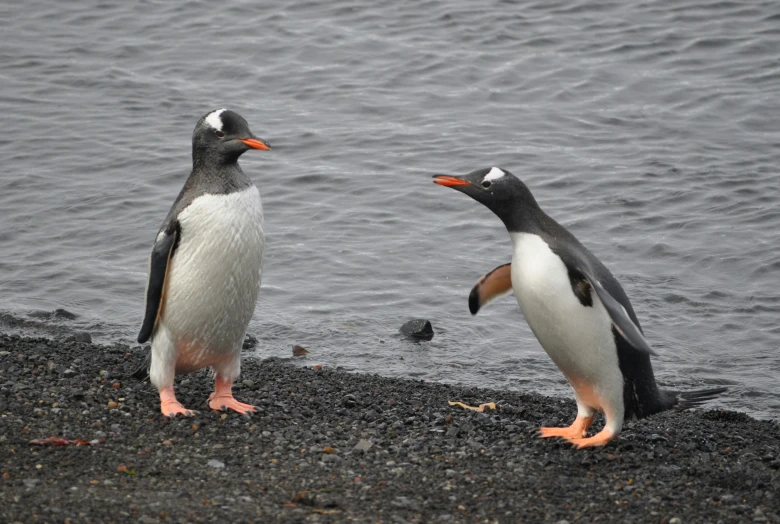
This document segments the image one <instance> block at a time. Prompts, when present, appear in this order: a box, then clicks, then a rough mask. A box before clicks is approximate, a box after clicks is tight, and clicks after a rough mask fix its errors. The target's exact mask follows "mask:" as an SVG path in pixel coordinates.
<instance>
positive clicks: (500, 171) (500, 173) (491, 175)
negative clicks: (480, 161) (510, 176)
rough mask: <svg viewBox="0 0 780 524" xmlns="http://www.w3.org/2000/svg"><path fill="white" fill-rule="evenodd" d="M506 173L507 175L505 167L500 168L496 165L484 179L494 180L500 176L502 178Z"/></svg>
mask: <svg viewBox="0 0 780 524" xmlns="http://www.w3.org/2000/svg"><path fill="white" fill-rule="evenodd" d="M504 175H506V173H504V170H503V169H500V168H498V167H494V168H492V169H491V170H490V171H489V172H488V174H487V175H485V178H484V179H483V180H485V181H487V182H492V181H493V180H498V179H499V178H501V177H502V176H504Z"/></svg>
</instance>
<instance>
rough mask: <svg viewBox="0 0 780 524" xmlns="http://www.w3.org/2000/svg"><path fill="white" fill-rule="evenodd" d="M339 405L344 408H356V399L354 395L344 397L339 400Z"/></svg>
mask: <svg viewBox="0 0 780 524" xmlns="http://www.w3.org/2000/svg"><path fill="white" fill-rule="evenodd" d="M341 403H342V405H343V406H344V407H345V408H354V407H356V406H357V399H356V398H355V395H351V394H349V395H344V398H343V399H341Z"/></svg>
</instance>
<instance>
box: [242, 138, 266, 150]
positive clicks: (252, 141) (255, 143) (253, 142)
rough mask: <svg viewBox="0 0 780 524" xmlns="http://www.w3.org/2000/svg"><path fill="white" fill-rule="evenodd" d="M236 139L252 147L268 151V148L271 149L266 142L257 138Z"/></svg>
mask: <svg viewBox="0 0 780 524" xmlns="http://www.w3.org/2000/svg"><path fill="white" fill-rule="evenodd" d="M238 140H240V141H241V142H243V143H245V144H246V145H248V146H249V147H251V148H252V149H262V150H263V151H268V150H269V149H271V146H270V145H268V143H267V142H264V141H263V140H260V139H259V138H239V139H238Z"/></svg>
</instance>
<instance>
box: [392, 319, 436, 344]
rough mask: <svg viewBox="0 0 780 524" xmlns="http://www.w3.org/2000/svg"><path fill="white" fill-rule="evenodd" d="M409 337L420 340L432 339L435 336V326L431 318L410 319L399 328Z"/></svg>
mask: <svg viewBox="0 0 780 524" xmlns="http://www.w3.org/2000/svg"><path fill="white" fill-rule="evenodd" d="M399 331H400V332H401V333H402V334H404V335H406V336H407V337H411V338H414V339H419V340H431V339H432V338H433V326H432V325H431V321H430V320H425V319H424V318H416V319H414V320H410V321H409V322H407V323H405V324H404V325H403V326H401V329H400V330H399Z"/></svg>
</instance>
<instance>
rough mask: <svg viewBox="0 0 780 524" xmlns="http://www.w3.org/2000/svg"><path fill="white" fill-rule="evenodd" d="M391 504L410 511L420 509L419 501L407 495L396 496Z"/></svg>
mask: <svg viewBox="0 0 780 524" xmlns="http://www.w3.org/2000/svg"><path fill="white" fill-rule="evenodd" d="M391 504H392V505H393V506H396V507H398V508H404V509H410V510H412V511H420V509H421V506H420V503H419V502H417V501H416V500H414V499H410V498H408V497H396V498H395V500H394V501H393V502H391Z"/></svg>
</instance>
